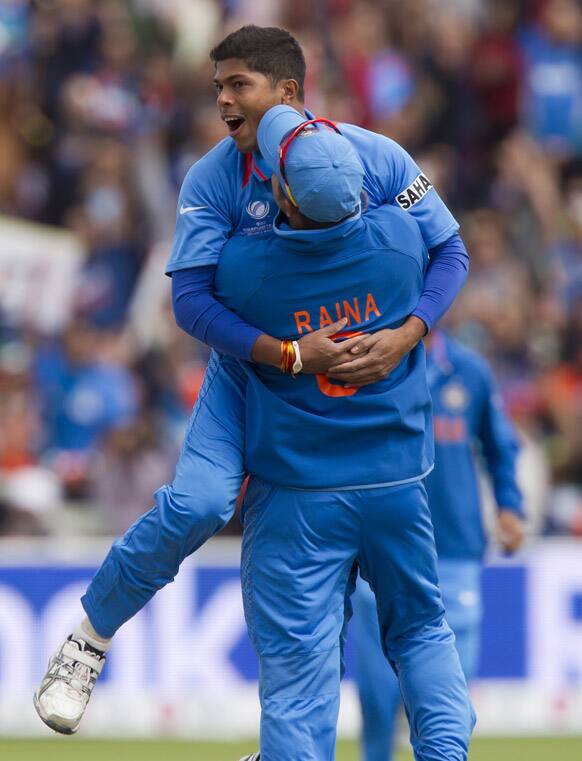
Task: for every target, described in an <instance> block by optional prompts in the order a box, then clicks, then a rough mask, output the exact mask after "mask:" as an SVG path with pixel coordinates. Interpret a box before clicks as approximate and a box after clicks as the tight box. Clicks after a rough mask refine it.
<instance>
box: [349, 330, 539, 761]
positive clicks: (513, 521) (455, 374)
mask: <svg viewBox="0 0 582 761" xmlns="http://www.w3.org/2000/svg"><path fill="white" fill-rule="evenodd" d="M427 343H429V352H428V357H427V376H428V381H429V388H430V392H431V396H432V401H433V411H434V418H433V420H434V435H435V461H436V465H435V469H434V470H433V471H432V473H431V474H430V475H429V476H428V478H427V479H426V488H427V492H428V498H429V506H430V511H431V515H432V522H433V525H434V533H435V540H436V547H437V554H438V572H439V581H440V585H441V591H442V594H443V600H444V603H445V610H446V616H447V621H448V623H449V624H450V626H451V628H452V630H453V631H454V633H455V637H456V647H457V650H458V653H459V656H460V659H461V665H462V667H463V671H464V673H465V676H466V678H467V679H468V680H470V679H472V678H473V676H474V675H475V673H476V670H477V665H478V658H479V637H480V622H481V585H480V583H481V568H482V563H483V555H484V552H485V546H486V537H485V531H484V528H483V519H482V512H481V500H480V496H479V482H478V477H477V471H476V464H475V449H476V448H477V449H478V450H479V451H480V454H481V455H482V457H483V460H484V463H485V464H486V466H487V470H488V472H489V476H490V478H491V482H492V485H493V490H494V494H495V501H496V504H497V529H498V539H499V543H500V545H501V547H502V548H503V550H504V551H506V552H514V551H515V550H516V549H518V547H519V546H520V545H521V543H522V541H523V536H524V526H523V522H524V515H523V511H522V497H521V493H520V490H519V487H518V485H517V482H516V478H515V462H516V457H517V452H518V440H517V436H516V433H515V430H514V428H513V426H512V424H511V422H510V421H509V420H508V418H507V416H506V415H505V413H504V412H503V409H502V407H501V404H500V400H499V397H498V394H497V392H496V389H495V384H494V381H493V377H492V373H491V370H490V369H489V367H488V365H487V363H486V362H485V361H484V360H483V359H482V358H481V357H480V356H478V355H477V354H476V353H475V352H473V351H470V350H469V349H466V348H465V347H463V346H462V345H461V344H459V343H458V342H457V341H455V340H453V339H452V338H450V337H448V336H447V335H446V334H445V333H443V332H441V331H434V332H433V333H432V334H431V336H430V339H429V341H428V342H427ZM353 600H354V611H355V615H354V621H353V627H354V629H355V630H356V637H357V640H356V641H357V648H356V654H357V659H358V664H357V665H358V671H357V673H358V688H359V693H360V701H361V707H362V718H363V728H362V758H363V759H364V761H390V759H391V758H393V755H394V740H395V723H396V717H397V712H398V707H399V705H400V690H399V686H398V681H397V679H396V678H395V676H394V674H393V673H392V672H391V670H390V669H388V668H386V665H385V663H384V657H383V653H382V648H381V644H380V638H379V632H378V623H377V616H376V603H375V600H374V595H373V593H372V591H371V589H370V587H369V586H368V585H367V584H366V583H365V582H363V581H362V580H361V579H360V580H359V581H358V586H357V591H356V593H355V595H354V598H353Z"/></svg>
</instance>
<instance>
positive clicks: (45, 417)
mask: <svg viewBox="0 0 582 761" xmlns="http://www.w3.org/2000/svg"><path fill="white" fill-rule="evenodd" d="M248 22H252V23H257V24H260V25H276V26H284V27H286V28H288V29H289V30H290V31H291V32H292V33H294V34H295V35H296V36H297V38H298V39H299V41H300V42H301V44H302V46H303V47H304V50H305V53H306V58H307V65H308V78H307V83H306V84H307V86H306V92H307V99H306V102H307V105H308V107H310V108H311V110H313V111H315V112H316V113H318V114H320V115H325V116H327V117H330V118H333V119H337V120H339V121H349V122H355V123H359V124H361V125H363V126H365V127H367V128H369V129H372V130H375V131H377V132H381V133H383V134H385V135H388V136H390V137H392V138H394V139H395V140H397V141H398V142H399V143H401V144H402V145H403V146H404V147H406V148H407V149H408V151H409V152H410V153H412V155H413V156H414V157H415V159H416V160H417V161H418V163H419V164H420V165H421V167H422V169H423V170H424V171H425V173H426V174H427V175H428V176H429V177H430V179H431V180H432V181H433V183H434V184H435V185H436V186H437V188H438V189H439V192H440V193H441V195H442V196H443V197H444V199H445V200H446V202H447V203H448V205H449V206H450V208H451V209H452V210H453V212H454V213H455V215H456V216H457V218H458V219H459V220H460V221H461V225H462V226H461V233H462V235H463V238H464V240H465V242H466V244H467V247H468V249H469V252H470V255H471V274H470V278H469V280H468V282H467V285H466V286H465V288H464V290H463V292H462V294H461V296H460V298H459V299H458V302H457V304H456V305H455V306H454V308H453V310H452V311H451V313H450V314H449V315H448V316H447V318H446V323H447V326H448V329H449V330H451V331H452V332H454V333H455V334H456V335H458V336H459V337H460V338H461V339H462V340H463V341H465V342H466V343H467V344H469V345H471V346H473V347H474V348H476V349H478V350H479V351H481V352H483V353H484V354H485V355H486V356H487V357H488V358H489V359H490V361H491V362H492V364H493V366H494V369H495V371H496V374H497V377H498V380H499V385H500V390H501V393H502V395H503V398H504V400H505V403H506V405H507V408H508V410H509V412H510V414H511V415H512V417H513V419H514V420H515V422H516V424H517V426H518V427H519V430H520V433H521V435H522V439H523V443H524V450H523V457H522V462H521V464H520V468H521V470H522V483H523V485H524V488H525V490H526V495H527V498H528V504H529V507H530V511H531V512H532V514H533V516H534V520H533V524H534V526H535V528H536V531H540V532H543V533H554V534H556V533H557V534H571V535H578V536H582V4H581V3H580V1H579V0H529V1H528V0H416V2H415V3H404V2H396V1H395V0H375V1H365V0H252V2H251V0H222V1H220V0H173V2H170V3H169V2H162V0H131V1H130V0H127V1H126V2H124V1H123V0H102V1H101V2H97V1H96V0H95V1H94V2H91V0H37V1H36V2H28V1H27V0H3V2H2V3H0V156H1V161H0V215H1V216H0V237H3V238H4V234H3V233H4V228H3V227H2V225H3V223H4V222H5V221H6V220H7V219H8V218H12V219H14V218H18V219H20V220H24V221H26V222H29V223H37V224H38V223H41V224H42V225H49V226H52V227H58V228H61V229H66V230H68V231H70V232H71V233H72V234H73V235H74V236H75V240H76V241H78V242H79V243H80V245H81V246H82V250H83V251H84V257H83V260H82V264H81V266H80V268H79V270H78V272H77V273H76V275H75V283H74V288H73V289H72V295H71V306H70V315H69V319H67V320H66V321H65V323H64V324H63V325H61V326H60V327H59V329H58V330H54V329H52V330H45V329H43V326H42V324H38V321H37V322H35V320H31V319H22V317H21V316H17V315H15V314H14V313H13V311H11V309H10V294H7V293H6V292H4V291H3V289H2V285H1V284H0V534H18V533H23V534H35V533H39V534H42V533H46V532H49V533H50V532H51V531H52V530H54V526H55V525H58V519H57V520H55V515H56V513H55V510H56V509H57V508H58V506H59V505H63V504H64V505H67V506H68V510H69V511H71V510H75V511H88V512H91V514H92V515H93V517H95V516H97V520H96V521H94V522H93V523H92V524H91V525H92V526H96V527H97V528H96V530H102V531H104V532H113V533H117V532H120V531H122V530H124V529H125V528H126V527H127V526H128V525H129V524H130V523H131V522H132V521H133V520H134V519H135V518H136V517H137V516H138V515H139V514H141V513H142V512H144V511H145V510H146V509H148V508H149V506H150V504H151V494H152V492H153V491H154V490H155V489H156V488H157V487H158V486H160V485H161V484H162V483H164V482H165V481H167V480H169V479H171V478H172V473H173V465H174V462H175V457H176V454H177V450H178V447H179V445H180V440H181V436H182V434H183V431H184V428H185V425H186V423H187V419H188V415H189V411H190V409H191V407H192V404H193V402H194V401H195V399H196V395H197V392H198V389H199V387H200V382H201V377H202V374H203V371H204V365H205V362H206V359H207V356H208V354H207V349H206V347H204V346H202V345H200V344H197V343H196V342H195V341H193V340H192V339H191V338H189V337H188V336H186V335H185V334H182V333H180V331H179V330H178V329H177V328H175V327H174V325H173V320H172V316H171V310H170V307H169V302H168V294H169V281H168V279H167V278H164V276H163V274H162V273H163V263H164V259H165V256H166V254H167V245H168V241H171V237H172V232H173V226H174V217H175V203H176V198H177V192H178V189H179V186H180V183H181V181H182V179H183V177H184V175H185V173H186V171H187V169H188V168H189V166H190V165H191V164H192V163H193V162H194V161H195V160H196V159H197V158H198V157H200V156H201V155H202V154H204V153H205V152H206V151H207V150H208V149H209V148H210V147H212V146H213V145H214V144H215V142H216V141H217V140H219V139H221V138H222V137H223V136H224V128H223V127H224V125H223V124H222V122H221V121H220V120H219V119H218V118H217V115H216V110H215V103H214V93H213V87H212V74H213V70H212V67H211V65H210V63H209V60H208V51H209V49H210V47H211V46H212V45H213V44H214V43H215V42H216V41H218V40H219V39H221V38H222V37H223V36H224V35H225V34H226V33H228V32H229V31H231V30H233V29H235V28H237V27H238V26H241V25H242V24H243V23H248ZM35 229H36V228H35ZM38 230H43V231H44V230H45V228H41V227H39V228H38ZM44 234H46V232H45V233H44ZM5 243H6V241H5V240H3V244H2V247H4V246H5ZM1 259H2V254H1V252H0V272H1V271H2V270H1V267H2V264H1ZM41 285H42V279H41ZM52 297H53V298H54V299H59V298H60V295H59V293H54V294H53V296H52ZM63 298H64V297H63ZM34 307H35V304H34V303H32V304H29V312H28V313H29V314H34Z"/></svg>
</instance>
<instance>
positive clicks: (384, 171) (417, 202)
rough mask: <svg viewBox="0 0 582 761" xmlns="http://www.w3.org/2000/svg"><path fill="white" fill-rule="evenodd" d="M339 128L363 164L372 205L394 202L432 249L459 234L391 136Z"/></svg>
mask: <svg viewBox="0 0 582 761" xmlns="http://www.w3.org/2000/svg"><path fill="white" fill-rule="evenodd" d="M340 128H341V131H342V134H345V136H346V137H347V138H348V140H350V142H351V143H352V144H353V146H354V147H355V148H356V150H357V151H358V153H359V155H360V158H361V160H362V163H363V164H364V170H365V173H366V180H365V184H366V188H367V190H368V193H369V201H370V204H371V205H372V206H374V207H375V206H381V205H383V204H385V203H391V204H394V205H397V206H399V207H400V208H401V209H403V210H404V211H406V212H408V213H409V214H411V215H412V216H413V217H414V219H415V220H416V222H417V223H418V226H419V227H420V231H421V233H422V237H423V239H424V242H425V244H426V247H427V248H429V249H430V248H434V247H435V246H438V245H440V244H441V243H444V242H445V241H446V240H448V239H449V238H450V237H451V236H452V235H453V234H454V233H456V232H457V230H458V229H459V223H458V222H457V220H456V219H455V218H454V217H453V215H452V214H451V212H450V211H449V209H448V208H447V206H446V204H445V203H444V201H443V200H442V198H441V197H440V196H439V194H438V193H437V191H436V189H435V188H434V186H433V185H432V183H431V181H430V179H429V178H428V177H427V176H426V175H425V174H424V173H423V172H422V171H421V169H420V167H419V166H418V164H417V163H416V162H415V161H414V160H413V159H412V157H411V156H410V155H409V154H408V153H407V152H406V151H405V150H404V148H402V147H401V146H400V145H398V143H395V142H394V140H390V138H388V137H384V136H383V135H378V134H376V133H374V132H369V131H368V130H364V129H361V128H359V127H354V126H353V125H348V124H346V125H340Z"/></svg>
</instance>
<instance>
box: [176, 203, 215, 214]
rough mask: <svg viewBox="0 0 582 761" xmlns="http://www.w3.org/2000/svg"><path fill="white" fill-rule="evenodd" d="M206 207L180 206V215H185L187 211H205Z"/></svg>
mask: <svg viewBox="0 0 582 761" xmlns="http://www.w3.org/2000/svg"><path fill="white" fill-rule="evenodd" d="M207 208H208V206H184V204H182V205H181V206H180V214H187V213H188V212H189V211H200V209H207Z"/></svg>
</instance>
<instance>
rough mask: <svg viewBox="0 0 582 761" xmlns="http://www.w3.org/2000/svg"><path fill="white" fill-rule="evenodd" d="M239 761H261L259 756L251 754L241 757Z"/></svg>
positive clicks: (258, 754)
mask: <svg viewBox="0 0 582 761" xmlns="http://www.w3.org/2000/svg"><path fill="white" fill-rule="evenodd" d="M239 761H261V754H260V753H251V755H250V756H243V757H242V758H241V759H239Z"/></svg>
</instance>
